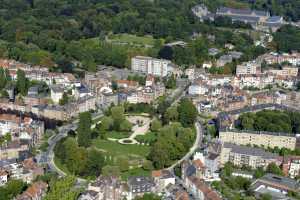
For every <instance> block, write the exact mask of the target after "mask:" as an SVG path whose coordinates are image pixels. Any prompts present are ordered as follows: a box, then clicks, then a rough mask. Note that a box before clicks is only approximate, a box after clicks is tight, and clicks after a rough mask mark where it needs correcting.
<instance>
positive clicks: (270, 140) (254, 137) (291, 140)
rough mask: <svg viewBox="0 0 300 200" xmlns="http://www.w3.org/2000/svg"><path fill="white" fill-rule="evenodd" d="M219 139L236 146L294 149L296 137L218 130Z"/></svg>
mask: <svg viewBox="0 0 300 200" xmlns="http://www.w3.org/2000/svg"><path fill="white" fill-rule="evenodd" d="M219 137H220V140H221V141H222V142H231V143H234V144H237V145H257V146H264V147H271V148H274V147H278V148H283V147H285V148H288V149H291V150H294V149H295V148H296V140H297V139H296V137H295V136H294V135H290V134H286V133H275V132H255V131H239V130H220V132H219Z"/></svg>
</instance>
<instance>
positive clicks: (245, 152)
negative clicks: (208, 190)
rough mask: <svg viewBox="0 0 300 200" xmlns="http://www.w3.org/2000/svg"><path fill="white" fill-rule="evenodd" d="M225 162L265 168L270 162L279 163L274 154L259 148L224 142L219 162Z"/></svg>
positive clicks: (222, 163)
mask: <svg viewBox="0 0 300 200" xmlns="http://www.w3.org/2000/svg"><path fill="white" fill-rule="evenodd" d="M227 162H231V163H233V164H234V165H235V166H249V167H251V168H253V169H256V168H258V167H264V168H265V167H267V166H268V164H270V163H276V164H278V165H279V164H280V162H279V161H278V156H277V155H276V154H273V153H269V152H266V151H265V150H263V149H260V148H253V147H248V146H239V145H235V144H232V143H227V142H225V143H223V146H222V150H221V154H220V164H221V165H224V164H225V163H227Z"/></svg>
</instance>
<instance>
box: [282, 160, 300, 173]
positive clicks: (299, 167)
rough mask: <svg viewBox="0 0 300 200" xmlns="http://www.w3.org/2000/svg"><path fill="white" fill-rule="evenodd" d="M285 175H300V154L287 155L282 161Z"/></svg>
mask: <svg viewBox="0 0 300 200" xmlns="http://www.w3.org/2000/svg"><path fill="white" fill-rule="evenodd" d="M282 171H283V173H284V175H285V176H289V177H291V178H296V177H297V176H299V175H300V156H285V157H284V159H283V163H282Z"/></svg>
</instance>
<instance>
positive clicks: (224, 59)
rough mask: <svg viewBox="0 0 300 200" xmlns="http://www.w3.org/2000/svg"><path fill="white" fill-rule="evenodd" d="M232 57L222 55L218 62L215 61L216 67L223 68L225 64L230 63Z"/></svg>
mask: <svg viewBox="0 0 300 200" xmlns="http://www.w3.org/2000/svg"><path fill="white" fill-rule="evenodd" d="M232 60H233V59H232V56H231V55H222V56H221V57H220V58H219V59H218V60H217V64H216V65H217V67H223V66H224V65H226V64H227V63H231V62H232Z"/></svg>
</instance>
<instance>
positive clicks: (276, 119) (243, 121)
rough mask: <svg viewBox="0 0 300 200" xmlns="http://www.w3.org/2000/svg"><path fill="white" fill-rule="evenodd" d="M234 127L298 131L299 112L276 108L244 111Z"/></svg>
mask: <svg viewBox="0 0 300 200" xmlns="http://www.w3.org/2000/svg"><path fill="white" fill-rule="evenodd" d="M236 127H237V128H238V129H243V130H255V131H271V132H285V133H299V132H300V113H298V112H287V111H278V110H263V111H259V112H257V113H244V114H242V115H240V116H239V118H238V120H237V121H236Z"/></svg>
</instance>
